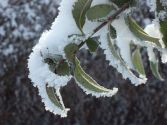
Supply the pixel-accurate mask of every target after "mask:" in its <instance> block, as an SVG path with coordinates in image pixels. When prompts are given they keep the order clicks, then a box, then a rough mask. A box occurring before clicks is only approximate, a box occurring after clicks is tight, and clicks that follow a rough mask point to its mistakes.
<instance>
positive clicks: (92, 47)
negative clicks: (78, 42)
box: [86, 38, 99, 52]
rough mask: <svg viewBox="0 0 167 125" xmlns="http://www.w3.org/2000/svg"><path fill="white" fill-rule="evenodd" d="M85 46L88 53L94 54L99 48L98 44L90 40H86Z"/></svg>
mask: <svg viewBox="0 0 167 125" xmlns="http://www.w3.org/2000/svg"><path fill="white" fill-rule="evenodd" d="M86 45H87V46H88V48H89V50H90V52H95V51H96V50H97V48H98V46H99V45H98V43H97V42H96V41H95V40H94V39H92V38H89V39H87V40H86Z"/></svg>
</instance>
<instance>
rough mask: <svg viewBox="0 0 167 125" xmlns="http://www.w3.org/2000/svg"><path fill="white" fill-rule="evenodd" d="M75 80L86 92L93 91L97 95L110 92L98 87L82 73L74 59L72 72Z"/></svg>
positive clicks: (77, 61)
mask: <svg viewBox="0 0 167 125" xmlns="http://www.w3.org/2000/svg"><path fill="white" fill-rule="evenodd" d="M74 76H75V79H76V80H77V81H78V84H79V85H80V86H82V87H84V88H85V89H87V90H88V91H93V92H97V93H108V92H110V91H111V90H110V89H107V88H104V87H103V86H100V85H99V84H98V83H97V82H96V81H95V80H94V79H93V78H92V77H90V76H89V75H88V74H86V73H85V72H84V70H83V69H82V67H81V66H80V62H79V60H78V59H77V57H76V58H75V70H74Z"/></svg>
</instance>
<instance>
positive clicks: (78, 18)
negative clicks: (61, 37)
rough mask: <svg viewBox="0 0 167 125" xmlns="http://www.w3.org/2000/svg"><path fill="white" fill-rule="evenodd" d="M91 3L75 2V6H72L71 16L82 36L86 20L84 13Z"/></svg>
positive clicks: (90, 0)
mask: <svg viewBox="0 0 167 125" xmlns="http://www.w3.org/2000/svg"><path fill="white" fill-rule="evenodd" d="M92 1H93V0H77V2H76V3H75V5H74V6H73V10H72V14H73V17H74V19H75V22H76V24H77V26H78V28H79V29H80V31H81V32H82V34H83V31H82V28H83V26H84V24H85V20H86V12H87V10H88V9H89V8H90V6H91V3H92Z"/></svg>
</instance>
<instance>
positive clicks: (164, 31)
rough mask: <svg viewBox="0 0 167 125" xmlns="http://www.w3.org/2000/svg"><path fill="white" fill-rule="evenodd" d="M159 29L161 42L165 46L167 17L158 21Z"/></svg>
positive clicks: (166, 40) (166, 42)
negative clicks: (161, 35)
mask: <svg viewBox="0 0 167 125" xmlns="http://www.w3.org/2000/svg"><path fill="white" fill-rule="evenodd" d="M160 31H161V33H162V34H163V38H162V40H163V42H164V44H165V46H166V48H167V18H166V19H164V20H163V21H162V20H161V21H160Z"/></svg>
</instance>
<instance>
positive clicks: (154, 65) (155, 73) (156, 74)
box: [150, 61, 164, 81]
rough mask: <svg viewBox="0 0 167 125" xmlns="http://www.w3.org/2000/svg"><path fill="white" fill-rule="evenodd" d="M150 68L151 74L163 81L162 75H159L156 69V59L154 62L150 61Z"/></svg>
mask: <svg viewBox="0 0 167 125" xmlns="http://www.w3.org/2000/svg"><path fill="white" fill-rule="evenodd" d="M150 68H151V71H152V73H153V75H154V76H155V77H156V78H157V79H159V80H161V81H164V79H163V78H162V76H161V75H160V73H159V70H158V61H156V62H153V61H150Z"/></svg>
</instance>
